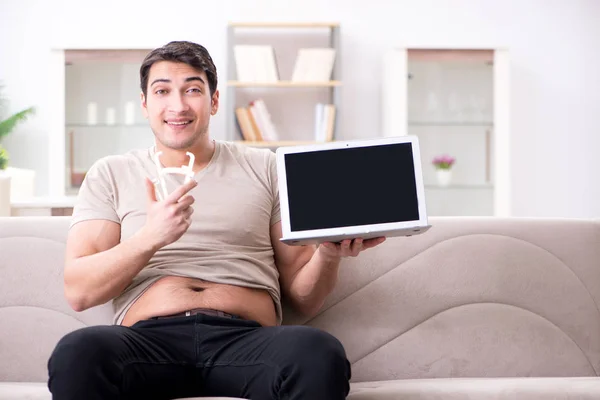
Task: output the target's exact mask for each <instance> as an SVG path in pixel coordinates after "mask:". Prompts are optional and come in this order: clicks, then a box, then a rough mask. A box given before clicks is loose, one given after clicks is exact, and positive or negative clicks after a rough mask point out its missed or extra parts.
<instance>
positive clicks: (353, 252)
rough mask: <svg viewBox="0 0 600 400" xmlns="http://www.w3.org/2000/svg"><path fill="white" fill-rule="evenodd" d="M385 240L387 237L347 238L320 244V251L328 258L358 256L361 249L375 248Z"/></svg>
mask: <svg viewBox="0 0 600 400" xmlns="http://www.w3.org/2000/svg"><path fill="white" fill-rule="evenodd" d="M383 242H385V237H377V238H373V239H367V240H363V239H360V238H358V239H346V240H343V241H341V242H340V243H333V242H324V243H322V244H321V245H320V246H319V252H321V253H322V255H324V256H326V257H328V258H336V257H356V256H358V255H359V254H360V252H361V251H364V250H367V249H370V248H373V247H375V246H377V245H380V244H381V243H383Z"/></svg>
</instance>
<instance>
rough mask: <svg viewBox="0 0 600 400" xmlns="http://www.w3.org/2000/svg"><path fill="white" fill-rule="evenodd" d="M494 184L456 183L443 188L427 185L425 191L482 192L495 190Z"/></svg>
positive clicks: (436, 185)
mask: <svg viewBox="0 0 600 400" xmlns="http://www.w3.org/2000/svg"><path fill="white" fill-rule="evenodd" d="M493 188H494V185H493V184H492V183H470V184H467V183H455V184H450V185H448V186H441V185H438V184H435V183H433V184H425V189H437V190H448V189H460V190H465V189H467V190H471V189H473V190H482V189H493Z"/></svg>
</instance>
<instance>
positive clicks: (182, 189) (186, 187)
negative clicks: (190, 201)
mask: <svg viewBox="0 0 600 400" xmlns="http://www.w3.org/2000/svg"><path fill="white" fill-rule="evenodd" d="M197 184H198V183H197V182H196V181H195V180H194V179H191V180H190V181H189V182H187V183H184V184H183V185H181V186H179V187H178V188H177V189H175V190H173V193H171V194H170V195H169V196H168V197H167V198H166V199H165V201H166V202H167V203H177V202H178V201H179V199H180V198H181V197H183V195H184V194H186V193H187V192H189V191H190V190H192V189H193V188H195V187H196V185H197Z"/></svg>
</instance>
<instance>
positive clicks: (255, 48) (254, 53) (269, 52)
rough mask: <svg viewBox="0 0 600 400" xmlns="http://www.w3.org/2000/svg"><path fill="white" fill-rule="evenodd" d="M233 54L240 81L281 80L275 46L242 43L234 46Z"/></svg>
mask: <svg viewBox="0 0 600 400" xmlns="http://www.w3.org/2000/svg"><path fill="white" fill-rule="evenodd" d="M233 55H234V59H235V67H236V72H237V79H238V80H239V81H241V82H278V81H279V72H278V68H277V61H276V58H275V50H274V49H273V46H267V45H248V44H240V45H236V46H234V47H233Z"/></svg>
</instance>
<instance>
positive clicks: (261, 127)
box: [235, 99, 279, 141]
mask: <svg viewBox="0 0 600 400" xmlns="http://www.w3.org/2000/svg"><path fill="white" fill-rule="evenodd" d="M235 114H236V118H237V122H238V125H239V128H240V132H241V133H242V137H243V138H244V140H247V141H277V140H278V137H279V135H278V134H277V130H276V129H275V125H274V124H273V121H272V120H271V114H270V113H269V111H268V109H267V105H266V104H265V102H264V101H263V100H262V99H257V100H254V101H251V102H250V104H248V106H247V107H237V108H236V110H235Z"/></svg>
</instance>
